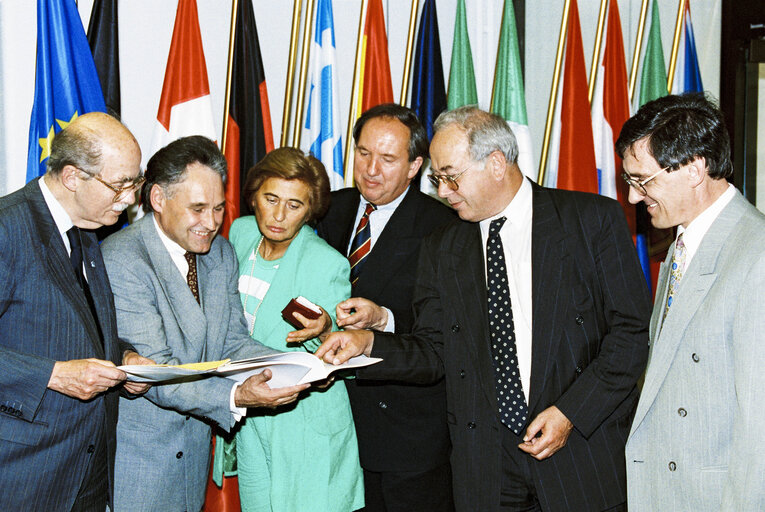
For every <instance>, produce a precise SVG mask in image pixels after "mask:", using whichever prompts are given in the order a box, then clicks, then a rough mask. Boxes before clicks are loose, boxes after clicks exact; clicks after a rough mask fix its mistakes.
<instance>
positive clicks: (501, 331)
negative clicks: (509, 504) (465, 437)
mask: <svg viewBox="0 0 765 512" xmlns="http://www.w3.org/2000/svg"><path fill="white" fill-rule="evenodd" d="M506 220H507V218H506V217H500V218H499V219H495V220H493V221H491V224H490V225H489V238H488V240H487V241H486V275H487V278H488V287H487V296H488V299H489V331H490V333H491V352H492V354H493V356H494V372H495V387H496V391H497V405H498V406H499V419H500V421H502V423H504V424H505V426H506V427H507V428H509V429H510V430H512V431H513V432H514V433H515V434H516V435H521V432H523V428H524V426H525V425H526V420H527V419H528V409H527V407H526V398H525V396H524V395H523V386H522V385H521V375H520V372H519V370H518V358H517V357H516V354H515V327H514V326H513V309H512V305H511V303H510V288H509V287H508V283H507V266H506V265H505V251H504V249H503V248H502V239H501V238H500V236H499V230H500V229H501V228H502V225H503V224H504V223H505V221H506Z"/></svg>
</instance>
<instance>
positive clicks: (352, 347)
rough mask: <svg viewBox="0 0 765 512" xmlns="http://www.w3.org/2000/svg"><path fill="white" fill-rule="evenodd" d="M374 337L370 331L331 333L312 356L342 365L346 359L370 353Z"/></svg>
mask: <svg viewBox="0 0 765 512" xmlns="http://www.w3.org/2000/svg"><path fill="white" fill-rule="evenodd" d="M374 341H375V335H374V333H373V332H372V331H366V330H352V331H338V332H333V333H331V334H330V335H329V336H327V339H326V340H325V341H324V343H322V344H321V346H320V347H319V348H318V349H316V352H315V353H314V355H315V356H316V357H318V358H319V359H322V360H324V361H325V362H327V363H332V364H343V363H344V362H346V361H347V360H348V359H350V358H352V357H355V356H360V355H361V354H364V355H365V356H368V355H369V354H371V352H372V345H373V344H374Z"/></svg>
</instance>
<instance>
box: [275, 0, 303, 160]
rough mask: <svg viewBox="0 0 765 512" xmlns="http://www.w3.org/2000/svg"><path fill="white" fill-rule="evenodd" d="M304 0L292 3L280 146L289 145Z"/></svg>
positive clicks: (295, 0)
mask: <svg viewBox="0 0 765 512" xmlns="http://www.w3.org/2000/svg"><path fill="white" fill-rule="evenodd" d="M302 3H303V2H302V0H293V3H292V31H291V35H290V54H289V60H288V61H287V85H286V86H285V87H284V108H283V109H282V136H281V140H280V142H279V146H280V147H284V146H286V145H287V136H288V134H289V131H290V112H291V111H292V83H293V82H294V81H295V60H296V59H297V40H298V34H299V33H300V8H301V6H302Z"/></svg>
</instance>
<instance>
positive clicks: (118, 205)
mask: <svg viewBox="0 0 765 512" xmlns="http://www.w3.org/2000/svg"><path fill="white" fill-rule="evenodd" d="M128 206H130V205H129V204H127V203H114V204H113V205H112V210H114V211H115V212H123V211H125V210H126V209H127V207H128Z"/></svg>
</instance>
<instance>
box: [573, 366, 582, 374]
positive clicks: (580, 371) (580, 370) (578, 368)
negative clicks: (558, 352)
mask: <svg viewBox="0 0 765 512" xmlns="http://www.w3.org/2000/svg"><path fill="white" fill-rule="evenodd" d="M574 371H575V372H576V373H582V367H581V366H577V367H576V370H574Z"/></svg>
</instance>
